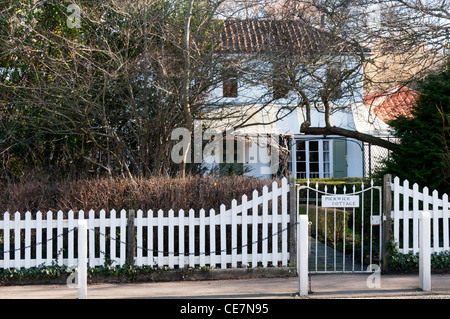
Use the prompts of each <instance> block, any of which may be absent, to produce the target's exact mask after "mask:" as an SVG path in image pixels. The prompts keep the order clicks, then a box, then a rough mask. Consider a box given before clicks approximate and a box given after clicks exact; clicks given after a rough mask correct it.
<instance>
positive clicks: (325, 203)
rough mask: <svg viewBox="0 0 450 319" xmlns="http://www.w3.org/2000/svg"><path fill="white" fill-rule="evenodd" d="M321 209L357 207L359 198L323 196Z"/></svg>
mask: <svg viewBox="0 0 450 319" xmlns="http://www.w3.org/2000/svg"><path fill="white" fill-rule="evenodd" d="M322 207H327V208H339V207H340V208H344V207H359V196H349V195H329V196H328V195H327V196H325V195H323V196H322Z"/></svg>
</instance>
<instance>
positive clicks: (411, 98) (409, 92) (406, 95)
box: [364, 86, 418, 123]
mask: <svg viewBox="0 0 450 319" xmlns="http://www.w3.org/2000/svg"><path fill="white" fill-rule="evenodd" d="M417 98H418V93H417V92H416V91H414V90H413V89H410V88H408V87H406V86H396V87H393V88H390V89H388V90H386V91H380V92H375V93H371V94H368V95H366V96H365V97H364V104H365V105H366V106H367V107H368V108H369V109H370V110H371V111H372V112H373V113H374V114H375V115H376V116H377V117H378V118H379V119H381V120H382V121H383V122H385V123H386V122H389V121H391V120H394V119H395V118H397V117H399V116H405V117H412V115H411V109H412V107H413V106H414V105H415V104H416V101H417Z"/></svg>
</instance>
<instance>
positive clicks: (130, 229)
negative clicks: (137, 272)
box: [127, 209, 136, 265]
mask: <svg viewBox="0 0 450 319" xmlns="http://www.w3.org/2000/svg"><path fill="white" fill-rule="evenodd" d="M135 216H136V212H135V211H134V209H130V210H129V211H128V220H127V263H128V264H130V265H134V257H135V251H136V245H135V239H136V229H135V228H134V219H135Z"/></svg>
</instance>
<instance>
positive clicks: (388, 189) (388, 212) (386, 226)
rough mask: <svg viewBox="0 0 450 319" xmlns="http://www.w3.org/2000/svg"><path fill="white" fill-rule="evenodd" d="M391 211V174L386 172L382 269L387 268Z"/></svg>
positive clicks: (384, 179) (382, 222) (384, 182)
mask: <svg viewBox="0 0 450 319" xmlns="http://www.w3.org/2000/svg"><path fill="white" fill-rule="evenodd" d="M391 211H392V175H391V174H386V175H384V177H383V218H382V221H381V224H382V225H383V234H382V236H383V240H382V244H381V259H382V262H383V265H382V270H383V272H386V271H387V270H388V261H387V250H386V244H387V243H388V241H390V240H391V239H392V235H391V228H392V226H391Z"/></svg>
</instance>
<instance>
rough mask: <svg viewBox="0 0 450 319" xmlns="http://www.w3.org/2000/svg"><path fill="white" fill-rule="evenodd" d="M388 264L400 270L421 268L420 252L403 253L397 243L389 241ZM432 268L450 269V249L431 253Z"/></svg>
mask: <svg viewBox="0 0 450 319" xmlns="http://www.w3.org/2000/svg"><path fill="white" fill-rule="evenodd" d="M387 247H388V251H389V254H388V256H387V258H388V266H389V269H390V270H393V271H399V272H405V273H406V272H411V271H417V270H418V269H419V253H416V254H414V253H413V252H409V253H407V254H403V253H401V252H399V251H398V246H397V244H395V243H393V242H389V243H388V246H387ZM431 269H435V270H438V269H440V270H448V269H450V251H442V252H438V253H437V252H435V253H432V254H431Z"/></svg>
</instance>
